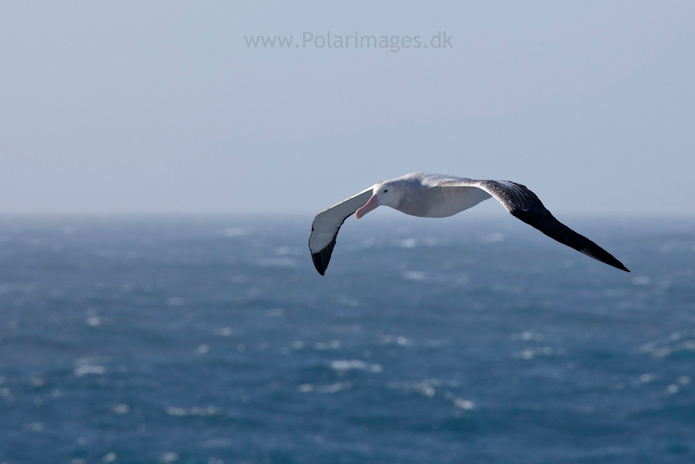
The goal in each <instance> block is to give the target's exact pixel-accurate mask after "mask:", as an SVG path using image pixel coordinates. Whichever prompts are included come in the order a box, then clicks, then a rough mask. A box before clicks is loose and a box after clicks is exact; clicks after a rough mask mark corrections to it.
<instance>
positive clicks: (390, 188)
mask: <svg viewBox="0 0 695 464" xmlns="http://www.w3.org/2000/svg"><path fill="white" fill-rule="evenodd" d="M490 197H494V198H495V199H496V200H497V201H499V202H500V203H502V206H504V207H505V208H506V209H507V211H509V212H510V213H511V214H512V215H513V216H515V217H516V218H518V219H521V220H522V221H524V222H525V223H527V224H529V225H531V226H533V227H535V228H536V229H538V230H540V231H541V232H543V233H544V234H545V235H547V236H548V237H550V238H553V239H555V240H557V241H558V242H560V243H562V244H564V245H567V246H568V247H570V248H574V249H575V250H577V251H579V252H580V253H584V254H585V255H587V256H590V257H592V258H594V259H597V260H599V261H601V262H603V263H606V264H608V265H610V266H613V267H617V268H618V269H621V270H623V271H627V272H630V271H629V270H628V269H627V268H626V267H625V266H623V263H621V262H620V261H618V260H617V259H615V258H614V257H613V255H611V254H610V253H608V252H607V251H606V250H604V249H603V248H601V247H600V246H598V245H596V244H595V243H594V242H592V241H591V240H589V239H588V238H586V237H584V236H583V235H579V234H578V233H576V232H575V231H573V230H572V229H570V228H569V227H567V226H566V225H564V224H562V223H561V222H560V221H558V220H557V219H555V217H553V215H552V214H551V213H550V211H548V210H547V209H545V206H543V203H541V201H540V200H539V199H538V197H537V196H536V194H535V193H533V192H532V191H531V190H529V189H527V188H526V187H525V186H523V185H521V184H517V183H516V182H511V181H508V180H473V179H467V178H465V177H454V176H445V175H441V174H428V173H424V172H415V173H412V174H408V175H405V176H403V177H399V178H397V179H392V180H386V181H384V182H379V183H377V184H374V185H373V186H372V187H369V188H368V189H366V190H364V191H362V192H360V193H358V194H357V195H355V196H352V197H350V198H348V199H347V200H343V201H341V202H340V203H338V204H336V205H333V206H331V207H330V208H328V209H326V210H323V211H321V212H320V213H318V214H317V215H316V216H315V217H314V222H313V223H312V224H311V235H310V236H309V250H310V251H311V258H312V259H313V261H314V266H316V270H317V271H319V274H321V275H323V274H324V273H325V272H326V268H327V267H328V262H329V261H330V259H331V253H333V247H335V239H336V237H337V236H338V230H340V226H342V225H343V222H345V219H347V218H349V217H350V216H352V215H353V214H354V215H355V217H357V219H359V218H361V217H362V216H364V215H365V214H367V213H368V212H370V211H372V210H373V209H375V208H376V207H377V206H381V205H384V206H390V207H391V208H394V209H397V210H398V211H400V212H402V213H405V214H409V215H411V216H419V217H431V218H442V217H447V216H453V215H454V214H457V213H460V212H461V211H464V210H466V209H468V208H472V207H473V206H475V205H477V204H478V203H480V202H481V201H484V200H487V199H488V198H490Z"/></svg>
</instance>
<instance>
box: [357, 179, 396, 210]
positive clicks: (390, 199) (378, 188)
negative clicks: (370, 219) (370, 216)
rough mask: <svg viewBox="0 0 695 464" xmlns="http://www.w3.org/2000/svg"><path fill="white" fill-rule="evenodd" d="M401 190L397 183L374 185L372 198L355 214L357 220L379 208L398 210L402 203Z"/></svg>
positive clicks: (388, 182) (385, 182)
mask: <svg viewBox="0 0 695 464" xmlns="http://www.w3.org/2000/svg"><path fill="white" fill-rule="evenodd" d="M401 193H402V192H401V188H400V186H399V185H398V183H397V182H394V181H389V180H387V181H384V182H379V183H378V184H376V185H374V187H373V190H372V197H371V198H370V199H369V201H368V202H367V203H366V204H365V205H364V206H363V207H361V208H360V209H358V210H357V212H356V213H355V217H356V218H357V219H359V218H361V217H362V216H364V215H365V214H367V213H368V212H370V211H371V210H373V209H375V208H376V207H377V206H381V205H384V206H390V207H391V208H397V207H398V204H399V203H400V201H401Z"/></svg>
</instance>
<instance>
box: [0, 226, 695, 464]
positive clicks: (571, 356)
mask: <svg viewBox="0 0 695 464" xmlns="http://www.w3.org/2000/svg"><path fill="white" fill-rule="evenodd" d="M372 214H373V215H370V216H368V217H365V219H363V220H360V221H359V223H358V222H357V221H354V220H352V219H351V220H348V221H346V223H345V226H344V227H343V229H342V230H341V233H340V235H339V236H338V244H337V246H336V248H335V252H334V254H333V258H332V260H331V263H330V266H329V267H328V270H327V272H326V276H325V277H321V276H320V275H319V274H318V273H317V272H316V270H315V269H314V267H313V265H312V262H311V257H310V254H309V251H308V247H307V240H308V235H309V231H310V224H311V217H310V216H307V217H289V216H288V217H281V218H270V217H252V216H238V217H234V216H230V217H224V216H219V217H215V216H210V217H206V216H190V217H186V216H182V217H144V216H143V217H69V216H64V217H9V216H6V217H0V315H1V318H0V463H1V462H6V463H13V464H14V463H66V464H68V463H69V464H86V463H108V462H114V463H121V462H123V463H161V462H172V463H205V464H223V463H227V464H228V463H249V464H251V463H259V464H260V463H268V464H270V463H277V464H280V463H283V464H290V463H292V464H294V463H297V464H298V463H307V464H309V463H312V464H313V463H330V464H339V463H346V464H347V463H394V464H396V463H397V464H411V463H412V464H415V463H422V464H439V463H442V464H443V463H613V464H615V463H631V464H632V463H688V462H695V220H691V219H683V218H681V219H678V218H671V219H669V218H642V219H639V218H617V217H614V218H582V217H577V218H569V219H568V218H560V219H561V220H563V222H565V223H566V224H567V225H569V226H570V227H572V228H573V229H575V230H577V231H578V232H579V233H581V234H584V235H586V236H588V237H589V238H591V239H592V240H594V241H595V242H597V243H598V244H599V245H601V246H602V247H604V248H605V249H607V250H608V251H609V252H610V253H612V254H613V255H615V256H616V257H617V258H618V259H619V260H621V261H622V262H623V263H624V264H625V265H626V266H627V267H628V268H629V269H630V270H631V271H632V272H631V273H626V272H622V271H619V270H617V269H614V268H611V267H609V266H607V265H605V264H602V263H600V262H598V261H595V260H593V259H591V258H588V257H586V256H584V255H581V254H579V253H577V252H576V251H574V250H572V249H570V248H567V247H564V246H562V245H560V244H558V243H556V242H554V241H553V240H551V239H549V238H548V237H546V236H544V235H542V234H541V233H540V232H538V231H536V230H534V229H532V228H531V227H529V226H527V225H525V224H523V223H521V222H520V221H517V220H516V219H514V218H513V217H511V216H508V215H505V214H503V213H500V214H499V215H498V216H495V217H490V218H487V217H476V216H466V215H465V214H464V215H460V216H457V217H455V218H450V219H441V220H440V219H438V220H431V219H429V220H428V219H417V218H409V217H405V216H403V217H398V218H396V217H395V216H389V215H385V216H383V217H381V216H379V215H378V214H376V213H372ZM507 216H508V217H507Z"/></svg>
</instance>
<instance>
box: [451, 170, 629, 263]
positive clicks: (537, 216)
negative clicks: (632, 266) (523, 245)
mask: <svg viewBox="0 0 695 464" xmlns="http://www.w3.org/2000/svg"><path fill="white" fill-rule="evenodd" d="M438 187H478V188H479V189H482V190H484V191H486V192H487V193H489V194H490V195H492V196H493V197H494V198H495V199H496V200H497V201H499V202H500V203H502V205H503V206H504V207H505V208H506V209H507V211H509V212H510V213H511V214H512V215H513V216H515V217H516V218H518V219H521V220H522V221H524V222H525V223H526V224H529V225H531V226H533V227H535V228H536V229H538V230H540V231H541V232H543V233H544V234H545V235H547V236H548V237H550V238H553V239H555V240H557V241H558V242H560V243H562V244H564V245H567V246H568V247H570V248H574V249H575V250H577V251H579V252H580V253H584V254H585V255H587V256H591V257H592V258H594V259H597V260H599V261H601V262H603V263H606V264H608V265H610V266H613V267H617V268H618V269H621V270H623V271H627V272H630V271H629V270H628V269H627V268H626V267H625V266H624V265H623V263H621V262H620V261H618V260H617V259H615V257H614V256H613V255H611V254H610V253H608V252H607V251H606V250H604V249H603V248H601V247H600V246H598V245H596V244H595V243H594V242H592V241H591V240H589V239H588V238H586V237H584V236H583V235H579V234H578V233H576V232H575V231H573V230H572V229H570V228H569V227H567V226H566V225H564V224H563V223H561V222H560V221H558V220H557V219H555V217H554V216H553V215H552V214H551V213H550V211H548V210H547V209H546V208H545V206H543V203H541V200H539V199H538V197H537V196H536V194H535V193H533V192H532V191H531V190H529V189H527V188H526V187H525V186H523V185H521V184H517V183H516V182H510V181H507V180H472V179H465V180H452V181H445V182H442V183H440V184H438Z"/></svg>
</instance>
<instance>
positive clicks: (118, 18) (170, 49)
mask: <svg viewBox="0 0 695 464" xmlns="http://www.w3.org/2000/svg"><path fill="white" fill-rule="evenodd" d="M329 34H330V38H329ZM443 34H446V36H444V35H443ZM261 36H263V37H267V38H273V37H275V36H280V37H282V38H285V40H289V39H290V38H291V40H292V42H291V43H290V44H289V46H283V47H281V46H280V44H279V41H278V42H276V44H275V46H274V47H271V46H270V45H267V46H265V47H264V46H263V45H262V42H259V43H258V44H257V45H256V46H254V45H253V40H254V39H258V37H261ZM355 36H357V38H360V37H362V36H367V37H369V36H374V37H375V39H374V40H375V42H374V43H373V45H372V42H369V39H366V40H367V43H366V44H365V43H364V42H363V43H362V44H361V45H362V46H357V43H358V39H356V38H355ZM382 37H385V38H386V39H384V40H388V42H381V45H383V46H380V45H379V43H376V38H379V40H382V39H381V38H382ZM444 37H446V39H448V41H446V42H445V40H443V39H444ZM433 38H434V39H433ZM360 40H364V39H360ZM392 42H393V43H394V44H395V45H393V44H392ZM285 43H286V42H285ZM327 43H331V44H332V46H331V47H328V46H327ZM416 44H419V45H420V46H419V47H415V45H416ZM341 45H342V47H341ZM424 45H427V47H425V46H424ZM437 45H439V46H437ZM693 83H695V2H684V1H660V2H653V1H651V2H642V1H635V0H631V1H610V2H605V1H575V2H556V1H525V2H518V1H509V2H504V1H500V2H460V1H451V2H447V1H438V2H409V1H399V2H372V1H369V2H367V1H351V2H319V1H316V2H301V1H299V2H261V1H253V2H229V1H205V2H192V1H190V2H181V1H167V2H152V1H142V0H138V1H117V2H116V1H110V2H93V1H85V2H77V1H65V2H46V1H43V2H41V1H22V2H9V1H8V2H2V3H0V214H131V213H135V214H149V213H157V214H160V213H164V214H169V213H205V214H207V213H214V214H216V213H225V214H226V213H244V214H247V213H263V214H272V213H289V214H310V213H315V212H317V211H319V210H322V209H324V208H326V207H328V206H330V205H332V204H334V203H337V202H338V201H340V200H342V199H344V198H347V197H348V196H351V195H353V194H355V193H357V192H359V191H361V190H363V189H365V188H367V187H369V186H370V185H372V184H374V183H376V182H378V181H381V180H385V179H390V178H395V177H399V176H402V175H404V174H407V173H409V172H414V171H426V172H437V173H443V174H451V175H457V176H464V177H470V178H474V179H506V180H513V181H516V182H519V183H522V184H524V185H526V186H527V187H529V188H530V189H531V190H533V191H534V192H535V193H536V194H538V196H539V197H540V198H541V199H542V200H543V202H544V203H545V205H546V206H547V207H548V208H549V209H550V210H551V211H553V212H554V213H563V214H598V215H681V216H693V215H695V201H693V200H695V182H693V179H692V176H693V173H695V85H693ZM486 203H492V202H486ZM492 206H494V207H496V208H495V211H497V209H501V206H500V205H492ZM492 206H489V205H488V206H486V208H488V209H489V208H491V207H492ZM481 208H482V207H481ZM481 210H482V211H486V210H485V209H484V208H482V209H481ZM502 211H503V210H502Z"/></svg>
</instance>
